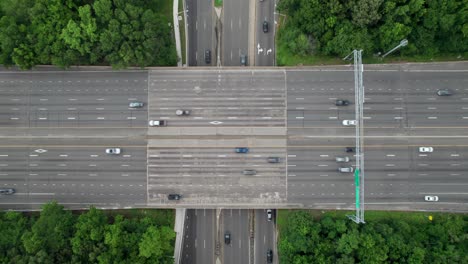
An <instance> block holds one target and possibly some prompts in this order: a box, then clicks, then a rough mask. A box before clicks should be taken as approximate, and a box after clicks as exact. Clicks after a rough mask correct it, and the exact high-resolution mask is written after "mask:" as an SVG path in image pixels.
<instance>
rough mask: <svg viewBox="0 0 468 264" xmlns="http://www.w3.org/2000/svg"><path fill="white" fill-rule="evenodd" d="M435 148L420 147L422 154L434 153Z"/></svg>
mask: <svg viewBox="0 0 468 264" xmlns="http://www.w3.org/2000/svg"><path fill="white" fill-rule="evenodd" d="M433 151H434V148H433V147H419V152H421V153H426V152H429V153H430V152H433Z"/></svg>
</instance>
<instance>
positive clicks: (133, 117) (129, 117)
mask: <svg viewBox="0 0 468 264" xmlns="http://www.w3.org/2000/svg"><path fill="white" fill-rule="evenodd" d="M127 119H136V116H127Z"/></svg>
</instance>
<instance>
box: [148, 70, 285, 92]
mask: <svg viewBox="0 0 468 264" xmlns="http://www.w3.org/2000/svg"><path fill="white" fill-rule="evenodd" d="M220 74H221V75H220ZM285 81H286V74H285V71H278V70H274V69H268V70H255V71H253V70H251V69H236V70H229V69H227V70H223V71H222V72H219V71H218V70H214V69H204V70H188V71H183V72H180V71H175V70H152V71H150V87H153V86H154V87H155V88H156V89H158V90H161V91H169V92H171V91H177V90H178V89H186V88H189V90H190V89H191V90H193V89H194V84H198V85H203V84H205V86H206V87H205V89H213V90H219V89H227V88H229V87H232V88H236V89H238V88H249V89H253V90H257V89H255V87H257V84H258V85H259V86H260V85H261V86H262V87H260V88H265V89H268V88H281V90H282V91H285ZM173 82H177V85H174V83H173ZM218 83H222V85H221V86H219V87H222V88H218V86H216V85H217V84H218ZM251 85H253V86H251ZM201 88H203V87H201ZM164 89H167V90H164ZM182 91H184V92H185V90H182Z"/></svg>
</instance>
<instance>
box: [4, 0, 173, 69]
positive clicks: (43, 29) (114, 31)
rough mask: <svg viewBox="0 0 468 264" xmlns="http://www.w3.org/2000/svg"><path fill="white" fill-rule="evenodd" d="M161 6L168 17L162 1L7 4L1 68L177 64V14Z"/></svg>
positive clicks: (31, 0)
mask: <svg viewBox="0 0 468 264" xmlns="http://www.w3.org/2000/svg"><path fill="white" fill-rule="evenodd" d="M166 2H167V1H166ZM158 7H162V8H164V12H167V4H166V3H165V2H164V3H163V2H162V1H160V0H152V1H141V0H127V1H123V0H97V1H82V0H17V1H14V0H3V1H1V2H0V63H1V64H4V65H6V66H9V65H13V64H16V65H17V66H19V67H20V68H22V69H30V68H32V67H34V66H35V65H36V64H54V65H57V66H60V67H68V66H70V65H76V64H80V65H82V64H91V65H102V64H110V65H112V66H113V67H115V68H125V67H128V66H139V67H146V66H160V65H161V66H168V65H175V64H176V63H177V55H176V51H175V43H174V40H173V38H172V35H173V34H172V27H170V26H168V24H169V23H170V22H171V18H172V16H171V14H172V13H171V14H169V15H168V14H165V13H161V11H160V8H158Z"/></svg>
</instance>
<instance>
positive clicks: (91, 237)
mask: <svg viewBox="0 0 468 264" xmlns="http://www.w3.org/2000/svg"><path fill="white" fill-rule="evenodd" d="M173 223H174V211H173V210H122V211H118V212H115V211H102V210H98V209H96V208H91V209H90V210H89V211H76V212H71V211H66V210H64V208H63V206H61V205H59V204H57V203H49V204H46V205H44V206H43V210H42V211H41V212H40V213H24V214H23V213H18V212H2V213H0V234H1V235H0V263H11V264H22V263H24V264H26V263H83V264H84V263H102V264H104V263H105V264H107V263H129V264H130V263H131V264H133V263H142V264H144V263H148V264H153V263H161V264H164V263H167V264H169V263H171V264H172V263H174V259H173V256H174V242H175V232H174V228H173Z"/></svg>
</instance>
